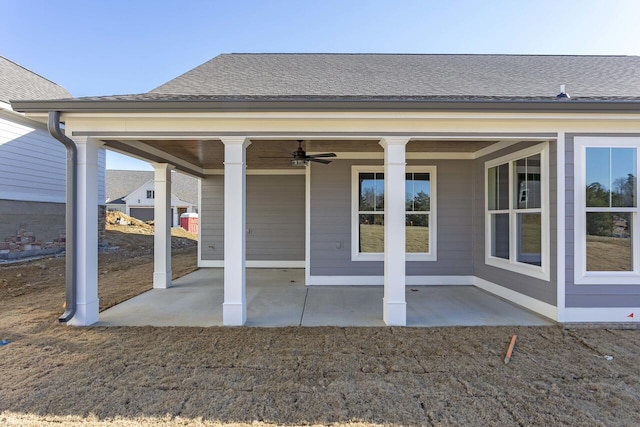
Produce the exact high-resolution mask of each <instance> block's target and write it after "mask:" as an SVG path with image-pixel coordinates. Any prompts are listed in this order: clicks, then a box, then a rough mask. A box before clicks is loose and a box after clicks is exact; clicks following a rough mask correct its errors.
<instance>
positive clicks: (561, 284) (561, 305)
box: [556, 132, 566, 323]
mask: <svg viewBox="0 0 640 427" xmlns="http://www.w3.org/2000/svg"><path fill="white" fill-rule="evenodd" d="M565 150H566V141H565V134H564V132H558V138H557V139H556V164H557V169H556V182H557V184H558V187H557V193H556V197H557V207H558V211H557V214H556V228H557V235H556V265H557V278H556V290H557V296H556V301H557V307H556V310H558V315H557V320H558V322H561V323H562V322H564V321H565V300H566V295H565V287H566V260H565V256H566V246H565V245H566V238H565V232H566V230H565V225H566V208H565V203H566V200H565V199H566V197H565V191H566V188H565V181H566V179H565V176H566V169H565V168H566V164H565V161H566V159H565Z"/></svg>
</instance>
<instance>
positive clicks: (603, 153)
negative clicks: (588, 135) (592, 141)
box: [586, 148, 637, 207]
mask: <svg viewBox="0 0 640 427" xmlns="http://www.w3.org/2000/svg"><path fill="white" fill-rule="evenodd" d="M586 155H587V159H586V162H587V165H586V169H587V177H586V178H587V188H586V191H587V206H589V207H635V206H637V200H636V177H637V165H636V149H635V148H587V151H586Z"/></svg>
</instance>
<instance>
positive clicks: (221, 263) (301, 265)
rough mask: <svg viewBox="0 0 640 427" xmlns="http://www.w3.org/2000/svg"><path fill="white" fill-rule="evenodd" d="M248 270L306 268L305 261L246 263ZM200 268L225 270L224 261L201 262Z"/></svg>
mask: <svg viewBox="0 0 640 427" xmlns="http://www.w3.org/2000/svg"><path fill="white" fill-rule="evenodd" d="M245 266H246V267H247V268H304V267H305V262H304V261H287V260H282V261H280V260H276V261H246V264H245ZM198 267H200V268H224V260H200V262H199V263H198Z"/></svg>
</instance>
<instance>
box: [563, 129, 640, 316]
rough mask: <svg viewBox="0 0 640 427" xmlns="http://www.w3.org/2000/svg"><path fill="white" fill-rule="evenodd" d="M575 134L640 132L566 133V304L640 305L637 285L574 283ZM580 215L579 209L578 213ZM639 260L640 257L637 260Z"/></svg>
mask: <svg viewBox="0 0 640 427" xmlns="http://www.w3.org/2000/svg"><path fill="white" fill-rule="evenodd" d="M576 136H602V137H639V136H640V134H567V135H566V144H565V169H566V180H565V186H566V187H565V200H566V207H565V228H566V231H565V239H566V242H565V251H566V253H565V263H566V277H565V280H566V283H565V304H566V306H567V307H629V306H637V305H639V304H640V283H638V285H637V286H636V285H576V284H574V274H575V271H574V265H575V264H574V256H575V253H574V231H575V230H574V215H575V210H574V207H575V206H574V201H573V198H574V173H575V165H574V154H575V153H574V139H575V137H576ZM578 214H580V212H578ZM636 261H637V260H636Z"/></svg>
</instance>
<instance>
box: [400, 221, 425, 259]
mask: <svg viewBox="0 0 640 427" xmlns="http://www.w3.org/2000/svg"><path fill="white" fill-rule="evenodd" d="M405 229H406V248H407V253H427V252H429V215H415V214H413V215H407V217H406V222H405Z"/></svg>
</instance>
